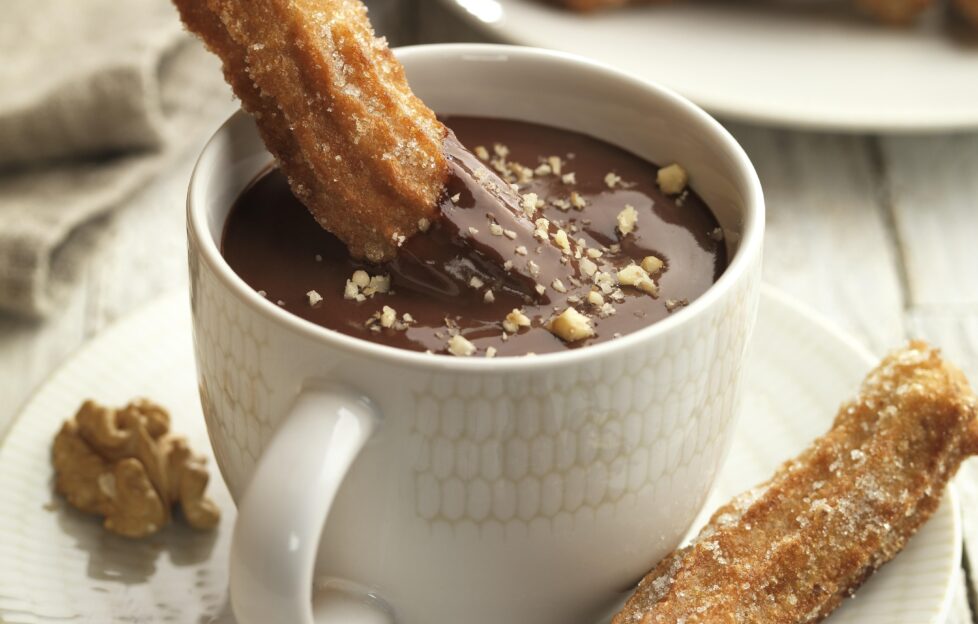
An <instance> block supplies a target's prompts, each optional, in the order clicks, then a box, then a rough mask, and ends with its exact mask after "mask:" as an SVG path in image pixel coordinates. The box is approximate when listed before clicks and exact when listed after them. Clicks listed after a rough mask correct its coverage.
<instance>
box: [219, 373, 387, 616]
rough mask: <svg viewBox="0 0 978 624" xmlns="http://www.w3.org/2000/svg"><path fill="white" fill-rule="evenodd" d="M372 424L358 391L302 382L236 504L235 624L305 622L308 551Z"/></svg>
mask: <svg viewBox="0 0 978 624" xmlns="http://www.w3.org/2000/svg"><path fill="white" fill-rule="evenodd" d="M378 422H379V418H378V414H377V411H376V409H375V408H374V406H373V405H372V404H371V403H370V401H369V400H368V399H366V397H363V396H360V395H358V394H355V393H352V392H350V391H349V390H346V389H342V388H339V387H337V386H333V385H330V384H315V385H311V386H307V387H305V388H304V389H303V390H302V391H301V392H300V393H299V396H298V398H297V399H296V401H295V403H294V404H293V406H292V409H291V411H290V412H289V413H288V414H287V415H286V416H285V418H283V419H282V422H281V423H280V424H279V427H278V430H277V431H276V432H275V434H274V435H273V436H272V439H271V441H270V443H269V444H268V447H267V448H266V449H265V450H264V452H263V453H262V455H261V458H260V459H259V460H258V464H257V466H256V467H255V471H254V473H253V475H252V477H251V481H250V482H249V483H248V486H247V488H246V489H245V493H244V497H243V498H242V499H241V502H240V504H239V505H238V518H237V521H236V522H235V525H234V535H233V537H232V540H231V570H230V592H231V608H232V610H233V611H234V615H235V618H236V619H237V621H238V623H239V624H268V622H283V623H287V624H313V623H314V620H313V611H312V608H313V607H312V593H313V592H312V587H313V574H314V568H315V564H316V554H317V551H318V549H319V541H320V537H321V536H322V531H323V526H324V525H325V522H326V517H327V516H328V515H329V510H330V507H332V505H333V500H334V499H335V497H336V493H337V492H338V491H339V488H340V484H342V482H343V479H344V478H345V477H346V474H347V472H348V471H349V469H350V466H351V465H352V464H353V461H354V460H355V459H356V458H357V456H358V455H359V454H360V451H361V449H363V446H364V444H366V442H367V440H368V439H369V438H370V436H371V435H372V434H373V432H374V430H375V429H376V427H377V424H378Z"/></svg>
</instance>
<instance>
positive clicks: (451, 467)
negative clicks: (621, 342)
mask: <svg viewBox="0 0 978 624" xmlns="http://www.w3.org/2000/svg"><path fill="white" fill-rule="evenodd" d="M754 295H755V293H754V287H753V286H751V285H748V286H746V287H745V288H744V289H741V290H740V291H739V292H737V293H734V294H733V296H731V297H730V298H729V299H728V300H727V301H726V304H725V305H723V306H722V307H720V308H719V309H717V310H715V311H714V312H713V313H712V314H711V315H710V320H709V322H708V323H703V324H701V325H700V326H699V327H698V329H696V330H693V329H690V330H689V331H685V332H678V333H676V334H675V335H674V336H672V337H670V338H669V339H666V340H660V341H655V342H652V343H649V344H648V345H647V346H639V347H635V348H633V349H632V350H631V351H630V352H629V354H628V355H627V357H624V358H623V357H616V358H606V359H604V360H602V361H601V362H600V363H593V364H591V365H589V366H586V367H573V368H566V369H562V370H561V371H559V372H553V373H542V374H533V375H527V376H525V377H523V378H512V377H510V378H508V379H506V380H501V379H499V378H495V377H482V378H479V377H469V378H454V380H453V378H451V377H445V376H436V377H434V378H433V379H432V381H431V382H430V383H429V385H428V387H426V388H423V389H418V390H416V391H415V393H414V401H415V406H414V407H415V409H414V415H413V421H412V423H411V443H412V445H413V456H414V458H415V463H414V471H415V479H414V482H415V488H416V512H417V514H418V515H419V516H421V517H422V518H423V519H425V520H427V521H429V522H447V523H449V524H455V523H460V522H474V523H476V524H483V523H492V522H500V523H508V522H512V521H514V520H516V521H522V522H526V523H530V522H532V521H533V520H535V519H538V518H545V519H550V520H558V519H560V517H561V516H570V517H573V516H574V515H575V514H579V513H589V514H591V513H600V512H601V511H602V508H603V507H607V508H615V507H617V506H619V505H624V506H633V505H634V503H635V496H636V495H637V494H638V493H639V492H643V491H645V490H648V489H650V488H652V489H656V490H663V492H655V493H654V496H655V497H657V498H660V499H661V500H662V501H663V503H666V502H667V501H666V500H665V495H664V492H665V490H670V491H671V490H672V488H674V487H677V484H674V483H672V481H673V480H674V479H675V478H676V477H677V475H683V474H688V473H693V472H696V471H691V470H688V469H689V468H690V467H691V466H693V465H699V464H701V463H704V462H705V463H707V464H709V463H711V462H712V463H715V462H716V458H717V457H718V456H719V455H720V454H721V453H722V451H723V449H722V440H723V439H724V438H723V436H722V435H721V433H722V432H723V431H724V428H725V427H726V426H727V425H728V421H729V419H730V418H731V417H732V415H733V411H734V401H735V400H736V393H735V389H736V382H737V374H736V369H737V366H738V363H739V362H740V358H741V356H742V351H743V349H744V343H745V340H746V335H747V333H748V329H749V328H748V323H747V322H746V320H745V318H744V314H745V310H746V306H744V305H743V298H745V297H752V296H754ZM690 485H692V484H690ZM680 487H681V486H680ZM643 495H644V496H647V495H648V492H643Z"/></svg>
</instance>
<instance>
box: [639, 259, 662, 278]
mask: <svg viewBox="0 0 978 624" xmlns="http://www.w3.org/2000/svg"><path fill="white" fill-rule="evenodd" d="M664 266H666V264H665V263H664V262H663V261H662V260H660V259H659V258H657V257H655V256H645V257H644V258H642V268H643V269H645V272H646V273H648V274H649V275H652V274H654V273H658V272H659V271H661V270H662V267H664Z"/></svg>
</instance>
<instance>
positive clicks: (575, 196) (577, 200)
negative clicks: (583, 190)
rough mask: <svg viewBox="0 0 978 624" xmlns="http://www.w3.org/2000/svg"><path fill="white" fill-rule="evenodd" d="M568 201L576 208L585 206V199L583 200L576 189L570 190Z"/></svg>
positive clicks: (581, 208)
mask: <svg viewBox="0 0 978 624" xmlns="http://www.w3.org/2000/svg"><path fill="white" fill-rule="evenodd" d="M570 203H571V206H573V207H575V208H577V209H578V210H584V208H586V207H587V200H585V199H584V197H583V196H581V194H580V193H578V192H577V191H573V192H571V194H570Z"/></svg>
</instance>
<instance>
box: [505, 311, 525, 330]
mask: <svg viewBox="0 0 978 624" xmlns="http://www.w3.org/2000/svg"><path fill="white" fill-rule="evenodd" d="M529 326H530V317H528V316H527V315H525V314H523V311H522V310H519V309H516V308H513V311H512V312H510V313H509V314H507V315H506V318H505V319H503V329H504V330H506V331H507V332H509V333H511V334H515V333H516V332H518V331H519V330H520V327H529Z"/></svg>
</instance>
